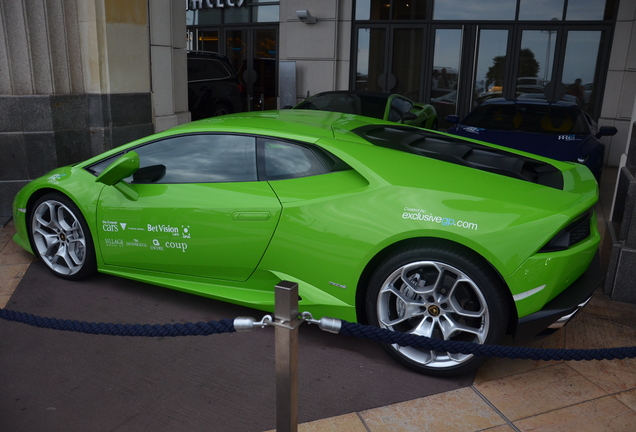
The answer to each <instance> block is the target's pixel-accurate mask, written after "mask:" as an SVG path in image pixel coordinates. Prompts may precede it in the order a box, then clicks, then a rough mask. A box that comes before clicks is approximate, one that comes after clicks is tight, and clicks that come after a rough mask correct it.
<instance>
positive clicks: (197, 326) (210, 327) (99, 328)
mask: <svg viewBox="0 0 636 432" xmlns="http://www.w3.org/2000/svg"><path fill="white" fill-rule="evenodd" d="M0 318H2V319H4V320H7V321H14V322H19V323H23V324H28V325H31V326H35V327H40V328H47V329H53V330H64V331H72V332H78V333H87V334H100V335H112V336H146V337H158V336H163V337H167V336H171V337H174V336H207V335H211V334H220V333H232V332H235V331H236V329H235V328H234V320H231V319H223V320H221V321H208V322H207V323H204V322H198V323H185V324H163V325H159V324H154V325H150V324H105V323H94V322H91V323H88V322H86V321H76V320H59V319H56V318H46V317H39V316H35V315H32V314H27V313H23V312H17V311H12V310H7V309H2V308H0ZM339 334H341V335H345V336H354V337H357V338H360V339H369V340H374V341H377V342H384V343H388V344H397V345H400V346H409V347H413V348H420V349H425V350H434V351H442V352H448V353H451V354H473V355H476V356H483V357H498V358H510V359H532V360H614V359H625V358H636V347H619V348H604V349H587V350H582V349H541V348H529V347H512V346H503V345H480V344H476V343H472V342H461V341H450V340H443V339H434V338H428V337H425V336H418V335H414V334H408V333H400V332H395V331H392V330H388V329H382V328H378V327H371V326H366V325H363V324H357V323H351V322H348V321H342V322H341V327H340V332H339Z"/></svg>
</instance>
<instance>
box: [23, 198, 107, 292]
mask: <svg viewBox="0 0 636 432" xmlns="http://www.w3.org/2000/svg"><path fill="white" fill-rule="evenodd" d="M29 236H30V238H31V244H32V246H33V251H34V252H35V254H36V255H37V256H38V257H39V258H41V259H42V261H43V262H44V263H45V264H46V265H47V266H48V267H49V268H50V269H51V270H52V271H53V273H55V274H56V275H58V276H60V277H63V278H66V279H81V278H83V277H86V276H89V275H91V274H93V273H95V271H96V269H97V264H96V261H95V249H94V246H93V240H92V237H91V234H90V231H89V229H88V226H87V225H86V221H85V219H84V217H83V216H82V213H81V212H80V210H79V209H78V208H77V206H76V205H75V204H74V203H73V201H71V200H70V199H69V198H68V197H66V196H64V195H62V194H60V193H50V194H47V195H44V196H42V197H41V198H40V199H38V200H37V201H36V202H35V204H34V206H33V207H32V211H31V213H30V216H29Z"/></svg>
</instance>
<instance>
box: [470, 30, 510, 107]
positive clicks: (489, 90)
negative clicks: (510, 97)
mask: <svg viewBox="0 0 636 432" xmlns="http://www.w3.org/2000/svg"><path fill="white" fill-rule="evenodd" d="M508 36H509V31H508V30H505V29H479V30H478V34H477V50H476V58H475V61H476V63H475V66H474V73H473V82H472V89H473V92H472V95H471V101H472V102H471V109H472V108H475V107H476V106H477V105H479V104H481V103H482V102H484V101H487V100H488V99H491V98H495V97H502V96H503V93H504V87H505V79H506V72H507V70H508V68H509V65H508V56H507V55H506V54H507V51H508Z"/></svg>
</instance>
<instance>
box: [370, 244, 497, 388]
mask: <svg viewBox="0 0 636 432" xmlns="http://www.w3.org/2000/svg"><path fill="white" fill-rule="evenodd" d="M407 282H408V283H409V284H410V285H408V284H407ZM366 312H367V318H368V320H369V324H370V325H373V326H376V327H381V328H388V329H390V330H393V331H400V332H403V333H414V334H419V335H424V336H429V337H434V338H438V339H450V340H459V341H467V342H477V343H482V344H497V343H500V342H501V340H502V339H503V336H504V333H505V330H506V327H507V324H508V314H509V311H508V302H507V299H506V296H505V294H504V286H503V283H502V281H501V279H500V278H499V277H498V275H496V274H495V272H494V271H493V270H492V269H491V268H490V267H489V266H488V264H487V263H485V262H484V261H483V260H482V259H480V258H479V257H478V256H476V255H475V254H473V253H472V252H470V251H468V250H465V249H463V248H461V247H459V246H457V245H453V244H447V243H442V242H437V241H433V242H431V243H429V244H425V245H420V246H415V247H409V248H403V249H400V250H398V251H395V252H394V253H393V254H391V255H390V256H389V257H387V258H386V259H385V260H384V261H383V262H382V264H381V265H380V266H379V267H378V268H377V270H376V271H375V272H374V274H373V276H372V277H371V280H370V283H369V287H368V291H367V298H366ZM460 326H461V327H460ZM383 345H384V349H385V350H386V351H387V352H388V353H389V354H390V355H391V356H392V357H394V358H395V359H397V360H398V361H399V362H400V363H402V364H404V365H406V366H407V367H409V368H411V369H413V370H415V371H417V372H420V373H424V374H427V375H433V376H451V375H458V374H462V373H465V372H469V371H472V370H474V369H475V368H477V367H478V366H479V365H480V364H481V363H482V362H483V361H484V360H485V358H481V357H475V356H473V355H464V354H450V353H447V352H437V351H427V350H422V349H417V348H411V347H400V346H398V345H391V344H383Z"/></svg>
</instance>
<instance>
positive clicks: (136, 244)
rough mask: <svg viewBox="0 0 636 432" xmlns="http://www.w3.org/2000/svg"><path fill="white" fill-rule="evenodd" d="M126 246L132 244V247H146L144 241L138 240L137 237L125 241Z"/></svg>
mask: <svg viewBox="0 0 636 432" xmlns="http://www.w3.org/2000/svg"><path fill="white" fill-rule="evenodd" d="M126 246H134V247H148V245H147V244H146V243H143V242H140V241H139V240H137V239H133V241H127V242H126Z"/></svg>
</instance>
